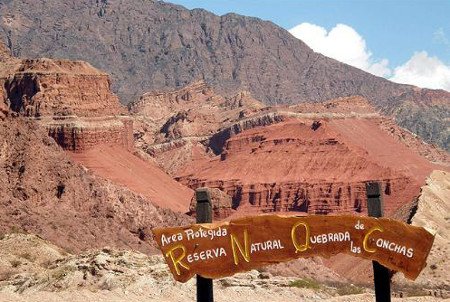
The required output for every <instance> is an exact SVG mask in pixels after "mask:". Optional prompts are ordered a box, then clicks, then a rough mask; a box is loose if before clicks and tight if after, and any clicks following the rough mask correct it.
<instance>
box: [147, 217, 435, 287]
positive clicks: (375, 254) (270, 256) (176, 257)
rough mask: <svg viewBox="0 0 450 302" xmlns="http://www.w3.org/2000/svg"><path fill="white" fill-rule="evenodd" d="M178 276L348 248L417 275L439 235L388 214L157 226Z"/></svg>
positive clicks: (220, 272)
mask: <svg viewBox="0 0 450 302" xmlns="http://www.w3.org/2000/svg"><path fill="white" fill-rule="evenodd" d="M153 234H154V236H155V240H156V241H157V243H158V245H159V247H160V249H161V251H162V253H163V255H164V257H165V259H166V262H167V264H168V265H169V267H170V270H171V272H172V274H173V276H174V278H175V279H176V280H177V281H180V282H186V281H187V280H189V279H190V278H191V277H192V276H194V275H195V274H199V275H201V276H203V277H205V278H220V277H226V276H231V275H233V274H235V273H237V272H242V271H248V270H251V269H254V268H258V267H261V266H265V265H269V264H273V263H278V262H283V261H289V260H292V259H296V258H306V257H312V256H322V257H330V256H333V255H336V254H339V253H346V254H350V255H353V256H356V257H361V258H365V259H370V260H375V261H378V262H379V263H380V264H382V265H384V266H386V267H388V268H390V269H392V270H395V271H400V272H403V273H404V274H405V276H406V277H407V278H410V279H413V280H414V279H415V278H416V277H417V276H418V275H419V273H420V271H421V270H422V269H423V268H424V267H425V265H426V262H425V261H426V258H427V256H428V253H429V252H430V249H431V246H432V244H433V241H434V236H433V235H432V234H430V233H429V232H428V231H426V230H425V229H423V228H419V227H415V226H411V225H408V224H405V223H402V222H399V221H395V220H391V219H386V218H371V217H358V216H348V215H345V216H301V217H300V216H299V217H297V216H290V217H283V216H277V215H262V216H254V217H246V218H242V219H237V220H232V221H229V222H218V223H211V224H194V225H191V226H186V227H175V228H163V229H153Z"/></svg>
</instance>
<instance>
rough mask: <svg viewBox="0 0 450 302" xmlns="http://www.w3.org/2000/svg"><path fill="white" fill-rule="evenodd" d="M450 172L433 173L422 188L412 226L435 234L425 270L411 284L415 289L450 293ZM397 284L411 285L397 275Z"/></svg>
mask: <svg viewBox="0 0 450 302" xmlns="http://www.w3.org/2000/svg"><path fill="white" fill-rule="evenodd" d="M449 221H450V173H448V172H444V171H433V173H431V175H430V176H429V177H428V178H427V183H426V185H425V186H423V187H422V192H421V194H420V197H419V200H418V204H417V209H416V212H415V214H414V216H413V217H412V222H411V224H412V225H416V226H420V227H424V228H426V229H428V230H429V231H430V232H432V233H434V234H436V235H435V239H434V243H433V248H432V250H431V253H430V255H429V257H428V260H427V263H428V265H427V268H425V270H424V271H423V272H422V273H421V274H420V276H419V278H418V279H417V280H415V281H414V284H413V285H415V286H428V287H436V288H442V289H445V290H446V291H450V276H449V274H448V272H449V270H450V261H449V259H448V255H449V252H450V251H449V250H450V246H449V242H450V224H449ZM394 280H395V282H396V283H399V284H402V285H408V284H409V285H410V286H413V285H412V284H410V282H408V281H407V280H405V279H403V278H401V276H396V278H395V279H394Z"/></svg>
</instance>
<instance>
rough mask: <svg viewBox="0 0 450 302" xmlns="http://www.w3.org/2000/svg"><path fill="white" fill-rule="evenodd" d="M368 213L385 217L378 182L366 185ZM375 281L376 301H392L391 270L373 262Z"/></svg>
mask: <svg viewBox="0 0 450 302" xmlns="http://www.w3.org/2000/svg"><path fill="white" fill-rule="evenodd" d="M366 193H367V211H368V212H369V216H370V217H377V218H378V217H382V216H383V198H382V195H381V184H380V183H378V182H369V183H366ZM372 266H373V279H374V283H375V300H376V301H377V302H390V301H391V275H390V273H389V270H388V269H387V268H386V267H384V266H382V265H381V264H379V263H378V262H376V261H372Z"/></svg>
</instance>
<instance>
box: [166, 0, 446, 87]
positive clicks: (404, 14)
mask: <svg viewBox="0 0 450 302" xmlns="http://www.w3.org/2000/svg"><path fill="white" fill-rule="evenodd" d="M169 2H172V3H176V4H180V5H183V6H185V7H187V8H190V9H192V8H204V9H207V10H209V11H212V12H213V13H215V14H218V15H223V14H226V13H228V12H234V13H238V14H242V15H247V16H254V17H259V18H261V19H264V20H270V21H272V22H274V23H276V24H278V25H279V26H281V27H283V28H285V29H287V30H290V29H292V28H294V27H296V26H298V25H300V24H302V23H304V24H303V25H302V26H301V27H300V28H297V31H296V32H295V33H294V32H292V33H293V34H294V35H295V36H297V37H298V38H300V39H302V40H304V41H305V42H306V43H307V44H308V45H310V46H312V45H313V46H315V47H312V48H313V49H314V50H315V51H318V52H321V53H324V54H325V55H328V56H330V57H334V58H335V59H338V60H340V61H343V62H346V63H348V64H351V65H354V66H356V67H359V68H361V69H364V70H366V71H369V72H372V73H374V74H377V75H380V76H384V77H386V78H390V79H392V80H397V81H399V82H414V81H416V82H417V83H412V84H416V85H418V86H422V87H426V86H428V87H429V86H433V85H434V86H436V87H431V88H444V89H447V90H450V0H421V1H418V0H401V1H399V0H397V1H395V0H372V1H369V0H359V1H355V0H353V1H348V0H340V1H337V0H334V1H333V0H328V1H325V0H172V1H169ZM338 24H341V25H343V26H337V25H338ZM344 25H345V26H344ZM336 26H337V27H336ZM333 29H334V30H333ZM308 38H309V39H311V40H308ZM353 42H355V43H356V44H357V45H353V44H352V43H353ZM361 43H362V44H361ZM344 45H345V47H354V52H355V56H359V58H358V59H356V60H357V62H356V63H354V62H353V61H352V60H353V58H346V57H345V55H344V57H342V55H343V52H344V50H345V49H341V53H340V54H339V53H332V52H330V48H337V52H339V47H341V48H342V47H344ZM358 48H361V49H358ZM340 55H341V56H340ZM361 56H362V57H364V58H362V57H361ZM362 60H366V61H367V62H362ZM380 66H382V68H380ZM424 66H425V67H426V66H432V68H433V70H431V67H430V68H428V69H429V70H425V71H424V70H422V69H423V68H424ZM425 76H428V77H430V76H431V77H433V78H428V79H427V78H425ZM447 78H449V79H448V80H446V79H447ZM439 86H442V87H439Z"/></svg>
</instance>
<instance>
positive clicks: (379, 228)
mask: <svg viewBox="0 0 450 302" xmlns="http://www.w3.org/2000/svg"><path fill="white" fill-rule="evenodd" d="M376 231H378V232H384V230H383V229H382V228H381V227H379V226H374V227H373V228H371V229H370V230H369V231H368V232H367V234H366V235H365V236H364V240H363V248H364V250H365V251H366V252H368V253H375V252H376V251H377V249H371V248H369V247H368V245H367V241H369V236H370V235H371V234H372V233H373V232H376Z"/></svg>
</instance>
